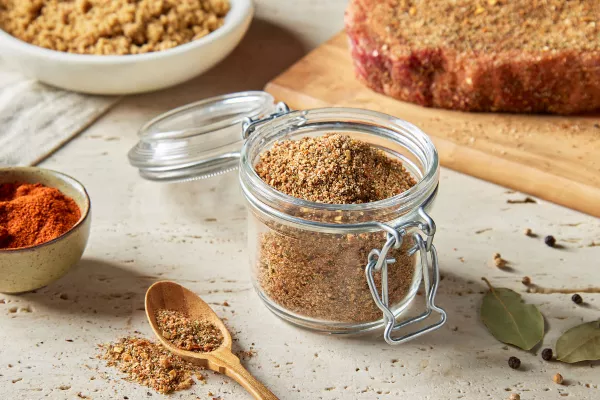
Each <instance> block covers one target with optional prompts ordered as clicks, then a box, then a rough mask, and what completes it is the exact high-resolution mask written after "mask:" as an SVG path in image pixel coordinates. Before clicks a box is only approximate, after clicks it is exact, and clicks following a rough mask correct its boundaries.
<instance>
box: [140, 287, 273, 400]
mask: <svg viewBox="0 0 600 400" xmlns="http://www.w3.org/2000/svg"><path fill="white" fill-rule="evenodd" d="M160 310H170V311H175V312H177V313H181V314H183V315H184V316H186V317H187V318H189V319H190V320H192V321H201V322H206V323H208V324H210V325H213V326H215V327H217V328H218V329H219V330H220V331H221V334H222V335H223V340H222V342H221V343H220V346H218V347H217V348H216V349H214V350H212V351H209V352H198V351H189V350H184V349H181V348H179V347H177V346H175V345H174V344H173V343H172V342H171V341H170V340H168V339H166V338H165V337H164V336H163V330H162V329H161V328H160V326H159V323H158V322H157V320H156V316H157V313H158V312H159V311H160ZM146 316H147V317H148V321H149V322H150V326H151V327H152V330H153V331H154V334H155V335H156V337H157V338H158V340H160V342H161V343H162V344H163V346H165V348H167V349H168V350H169V351H170V352H171V353H173V354H175V355H178V356H179V357H181V358H183V359H184V360H186V361H189V362H191V363H194V364H195V365H199V366H202V367H205V368H208V369H211V370H213V371H215V372H219V373H222V374H225V375H227V376H229V377H230V378H233V379H235V380H236V381H237V382H238V383H239V384H240V385H242V386H243V387H244V388H245V389H246V390H247V391H248V392H249V393H250V394H252V396H254V398H255V399H259V400H277V397H276V396H275V395H274V394H273V393H272V392H271V391H270V390H269V389H267V388H266V387H265V386H264V385H263V384H262V383H260V382H259V381H258V380H257V379H256V378H254V377H253V376H252V375H251V374H250V373H249V372H248V371H247V370H246V369H245V368H244V367H243V366H242V364H241V363H240V359H239V358H237V357H236V356H235V355H234V354H233V353H232V352H231V342H232V341H231V334H230V333H229V331H228V330H227V328H226V327H225V324H223V321H221V320H220V319H219V317H217V315H216V314H215V312H214V311H213V310H212V309H211V308H210V306H209V305H208V304H206V303H205V302H204V301H203V300H202V299H201V298H200V297H198V296H197V295H196V294H195V293H193V292H191V291H190V290H188V289H186V288H184V287H183V286H181V285H178V284H177V283H175V282H169V281H161V282H156V283H154V284H153V285H152V286H150V288H149V289H148V291H147V292H146Z"/></svg>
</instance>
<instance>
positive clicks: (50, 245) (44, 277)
mask: <svg viewBox="0 0 600 400" xmlns="http://www.w3.org/2000/svg"><path fill="white" fill-rule="evenodd" d="M7 182H27V183H41V184H43V185H46V186H49V187H53V188H57V189H58V190H60V191H61V192H63V193H64V194H65V195H67V196H69V197H70V198H72V199H73V200H74V201H75V203H76V204H77V206H79V210H80V211H81V218H79V221H77V223H76V224H75V225H74V226H73V227H72V228H71V229H70V230H69V231H67V232H65V233H63V234H62V235H61V236H59V237H57V238H56V239H53V240H50V241H49V242H46V243H42V244H38V245H36V246H31V247H23V248H19V249H0V293H21V292H28V291H30V290H35V289H39V288H41V287H44V286H46V285H48V284H49V283H51V282H53V281H55V280H57V279H58V278H60V277H61V276H63V275H64V274H66V273H67V272H68V271H69V269H71V267H73V266H74V265H75V264H77V262H78V261H79V259H80V258H81V256H82V254H83V251H84V250H85V246H86V244H87V241H88V238H89V236H90V225H91V223H92V222H91V221H92V213H91V205H90V198H89V196H88V194H87V192H86V191H85V188H84V187H83V185H82V184H81V183H79V182H77V181H76V180H75V179H73V178H71V177H70V176H67V175H65V174H62V173H60V172H57V171H52V170H49V169H44V168H36V167H8V168H0V183H7Z"/></svg>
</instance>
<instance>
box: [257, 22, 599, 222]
mask: <svg viewBox="0 0 600 400" xmlns="http://www.w3.org/2000/svg"><path fill="white" fill-rule="evenodd" d="M266 91H267V92H269V93H271V94H272V95H274V96H275V98H276V99H278V100H281V101H285V102H286V103H287V104H288V105H289V106H290V107H291V108H294V109H310V108H317V107H330V106H339V107H358V108H365V109H370V110H375V111H381V112H384V113H387V114H391V115H394V116H396V117H398V118H401V119H404V120H407V121H409V122H412V123H413V124H415V125H417V126H419V127H420V128H421V129H422V130H424V131H425V132H426V133H427V134H428V135H430V136H431V137H432V139H433V141H434V143H435V145H436V147H437V149H438V151H439V154H440V159H441V163H442V165H443V166H445V167H447V168H450V169H453V170H456V171H460V172H464V173H466V174H469V175H472V176H475V177H477V178H481V179H485V180H487V181H490V182H494V183H497V184H499V185H503V186H506V187H508V188H511V189H515V190H518V191H521V192H525V193H529V194H531V195H533V196H536V197H539V198H542V199H545V200H549V201H552V202H554V203H557V204H561V205H564V206H566V207H570V208H573V209H575V210H579V211H582V212H585V213H588V214H591V215H594V216H597V217H600V115H598V114H594V115H587V116H574V117H565V116H548V115H514V114H493V113H464V112H457V111H448V110H440V109H432V108H424V107H420V106H417V105H414V104H410V103H404V102H401V101H398V100H394V99H392V98H389V97H386V96H383V95H380V94H378V93H375V92H373V91H371V90H370V89H368V88H367V87H365V86H363V85H362V84H361V83H360V82H358V81H357V80H356V79H355V77H354V70H353V66H352V60H351V58H350V54H349V51H348V44H347V39H346V35H345V34H344V33H340V34H338V35H336V36H335V37H333V38H332V39H331V40H329V41H328V42H326V43H325V44H323V45H321V46H320V47H318V48H317V49H316V50H314V51H312V52H311V53H309V54H308V55H307V56H305V57H304V58H303V59H301V60H300V61H298V62H297V63H296V64H294V65H293V66H292V67H291V68H289V69H288V70H287V71H285V72H284V73H282V74H281V75H279V76H278V77H277V78H275V79H274V80H273V81H271V82H270V83H269V84H267V86H266Z"/></svg>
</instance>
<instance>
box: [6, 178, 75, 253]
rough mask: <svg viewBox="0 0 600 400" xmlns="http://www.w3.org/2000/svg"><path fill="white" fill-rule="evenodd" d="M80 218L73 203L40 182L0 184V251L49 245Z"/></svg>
mask: <svg viewBox="0 0 600 400" xmlns="http://www.w3.org/2000/svg"><path fill="white" fill-rule="evenodd" d="M80 217H81V211H80V210H79V207H78V206H77V204H75V201H73V199H71V198H70V197H68V196H66V195H64V194H63V193H62V192H61V191H60V190H58V189H55V188H51V187H47V186H44V185H42V184H40V183H36V184H31V183H3V184H0V249H16V248H21V247H29V246H35V245H38V244H42V243H45V242H49V241H50V240H53V239H55V238H57V237H59V236H60V235H62V234H63V233H65V232H67V231H69V230H70V229H71V228H72V227H73V226H74V225H75V224H76V223H77V221H79V219H80Z"/></svg>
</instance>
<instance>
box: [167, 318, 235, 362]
mask: <svg viewBox="0 0 600 400" xmlns="http://www.w3.org/2000/svg"><path fill="white" fill-rule="evenodd" d="M156 324H157V325H158V328H159V329H160V330H161V334H162V336H163V337H164V338H165V339H167V340H168V341H169V342H171V343H173V344H174V345H175V346H177V347H179V348H180V349H183V350H188V351H197V352H201V353H208V352H211V351H213V350H216V349H217V348H219V346H221V344H222V343H223V334H222V333H221V331H220V330H219V328H217V327H216V326H215V325H214V324H211V323H210V322H208V321H197V320H192V319H190V318H188V317H187V316H186V315H185V314H183V313H181V312H179V311H174V310H158V311H157V312H156Z"/></svg>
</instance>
